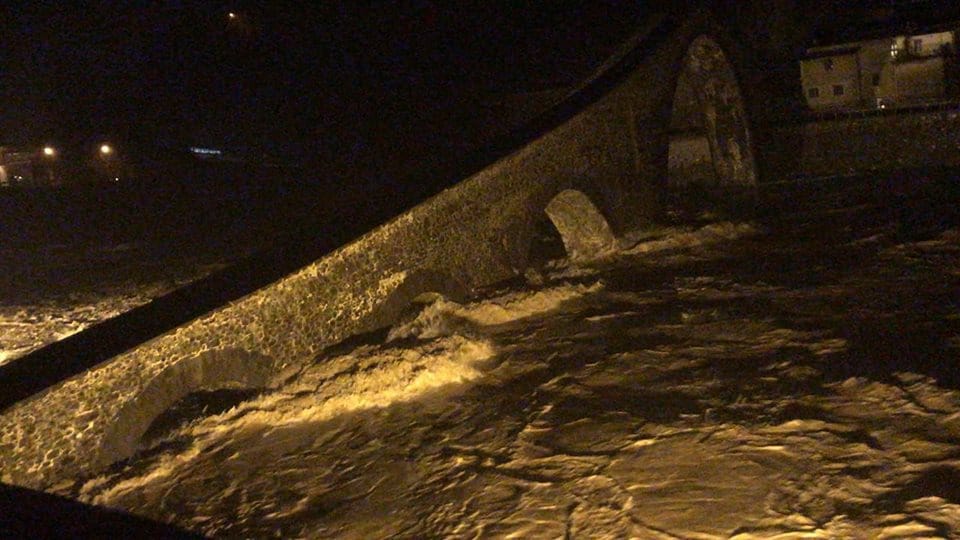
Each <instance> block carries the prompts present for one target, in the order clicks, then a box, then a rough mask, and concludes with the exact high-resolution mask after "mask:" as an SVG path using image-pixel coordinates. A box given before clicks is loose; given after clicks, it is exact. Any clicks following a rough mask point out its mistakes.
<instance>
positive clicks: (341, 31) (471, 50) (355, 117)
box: [0, 0, 644, 154]
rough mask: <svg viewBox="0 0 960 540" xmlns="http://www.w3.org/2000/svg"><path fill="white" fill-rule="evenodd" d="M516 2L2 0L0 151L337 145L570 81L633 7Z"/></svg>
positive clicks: (627, 21)
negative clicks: (47, 145)
mask: <svg viewBox="0 0 960 540" xmlns="http://www.w3.org/2000/svg"><path fill="white" fill-rule="evenodd" d="M519 4H523V3H518V2H484V1H481V0H475V1H472V2H464V1H459V2H440V1H437V2H428V1H419V2H416V1H414V2H403V3H389V2H352V1H333V2H322V3H312V2H233V3H228V2H210V1H198V0H181V1H167V2H137V1H132V2H87V3H81V2H76V3H74V2H42V1H39V2H24V3H22V5H20V6H10V5H7V6H6V7H5V8H2V9H4V10H5V13H3V15H2V19H3V23H2V24H3V25H4V27H3V28H2V32H3V47H4V49H5V54H4V58H3V65H2V69H3V72H2V94H0V121H2V125H0V129H2V133H3V136H2V139H3V140H2V141H0V142H13V143H31V144H35V143H38V142H41V141H51V142H55V143H57V144H63V145H70V144H86V143H87V142H88V141H89V140H92V139H99V138H103V137H106V138H120V139H123V140H138V141H141V142H142V143H145V144H168V145H169V144H181V143H187V144H206V145H214V146H227V147H232V148H237V149H256V150H258V151H260V150H263V151H267V152H270V153H279V154H283V153H284V152H287V153H290V152H293V153H298V152H299V153H302V152H310V151H313V150H314V149H315V148H317V147H331V146H344V145H346V146H349V145H350V144H352V143H350V142H349V141H346V140H343V139H345V138H350V137H356V136H359V137H362V136H364V133H365V132H366V134H367V136H370V132H371V130H373V129H378V128H376V127H371V126H373V125H376V126H381V124H382V122H383V118H382V116H383V115H384V114H385V111H396V110H397V109H398V108H403V105H401V104H403V103H406V105H405V106H406V107H408V108H410V107H412V108H414V109H416V108H421V109H425V108H429V107H430V104H431V103H433V104H436V103H444V102H450V101H457V100H463V99H464V98H463V96H464V95H466V94H478V93H484V92H501V93H506V92H510V91H513V90H530V89H539V88H542V87H548V86H551V85H555V84H558V83H564V82H570V81H569V80H565V77H566V78H567V79H569V78H570V76H572V75H574V74H575V73H576V72H578V71H583V69H584V67H585V66H588V65H590V64H591V63H596V62H598V61H599V60H600V57H599V55H600V54H602V52H601V51H603V50H605V49H604V48H605V47H609V46H610V45H611V44H612V43H615V40H616V39H619V38H620V37H622V35H624V33H625V32H626V31H628V30H629V29H630V28H631V27H632V26H633V25H634V24H636V21H637V19H638V18H639V17H641V16H642V14H643V12H644V9H642V7H640V6H639V4H638V3H636V2H630V1H616V0H606V1H603V2H569V3H567V4H565V5H564V7H565V8H566V9H563V10H553V11H551V10H544V9H543V8H542V7H540V8H537V7H529V6H526V5H519ZM543 5H545V4H543ZM588 6H589V7H588ZM231 11H234V12H236V13H237V14H238V17H237V18H236V19H234V20H230V19H229V18H228V16H227V14H228V13H229V12H231ZM583 51H596V52H595V53H594V54H593V55H592V56H591V54H590V53H589V52H588V53H584V52H583ZM417 112H418V111H414V113H415V114H416V113H417ZM423 112H427V111H423ZM427 115H428V116H429V114H427ZM408 116H409V115H408ZM381 127H382V126H381Z"/></svg>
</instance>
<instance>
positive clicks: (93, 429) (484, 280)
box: [0, 2, 792, 489]
mask: <svg viewBox="0 0 960 540" xmlns="http://www.w3.org/2000/svg"><path fill="white" fill-rule="evenodd" d="M747 4H751V3H750V2H740V3H734V2H719V3H717V4H716V5H715V6H714V5H707V4H705V5H701V6H700V7H698V8H697V9H693V10H686V11H683V12H682V13H670V12H663V13H657V14H652V15H651V17H650V19H649V21H648V23H647V25H646V26H644V27H642V28H639V29H638V30H637V32H636V34H635V35H634V36H633V37H632V38H631V40H630V42H628V43H625V44H624V46H623V47H622V49H621V52H620V53H619V54H618V55H617V56H616V57H614V58H611V59H610V60H609V61H608V62H607V63H606V64H605V65H604V66H603V67H602V68H601V69H600V70H598V72H597V73H596V75H595V76H594V77H593V78H592V79H591V80H589V81H587V82H585V83H584V84H583V85H582V86H581V87H579V88H577V89H575V90H573V91H571V93H570V94H569V96H568V98H567V99H566V100H565V101H564V102H563V103H562V104H561V105H560V106H559V107H557V108H556V109H555V110H552V111H551V112H550V113H548V115H547V116H545V117H544V119H541V121H542V126H541V128H539V130H538V131H537V132H536V133H534V134H533V136H531V137H528V138H527V140H525V141H523V144H521V145H518V146H516V147H514V148H513V149H511V150H510V151H509V152H508V153H505V154H503V155H500V156H498V157H497V159H495V160H492V161H491V162H490V163H488V164H487V166H485V167H483V168H482V169H481V170H478V171H476V172H475V173H473V174H472V175H469V176H467V177H465V178H463V179H462V181H460V182H458V183H456V184H455V185H452V186H451V187H449V188H448V189H445V190H444V191H442V192H440V193H438V194H436V195H434V196H432V197H431V198H429V199H427V200H424V201H422V202H421V203H420V204H419V205H417V206H415V207H414V208H412V209H410V210H409V211H407V212H405V213H403V214H401V215H398V216H395V217H393V218H392V219H390V220H389V221H387V222H386V223H383V224H382V225H380V226H378V227H376V228H374V229H373V230H370V231H369V232H368V233H367V234H365V235H363V236H362V237H360V238H358V239H356V240H353V241H351V242H349V243H347V244H345V245H342V246H340V247H338V248H336V249H334V250H333V251H331V252H329V253H328V254H326V255H325V256H323V257H321V258H319V259H317V260H315V261H313V262H312V263H309V264H307V265H306V266H303V267H302V268H300V269H299V270H296V271H294V272H293V273H291V274H289V275H287V276H285V277H283V278H281V279H279V280H277V281H275V282H272V283H270V284H268V285H266V286H262V287H259V288H257V289H256V290H252V291H246V292H245V294H243V295H239V296H238V297H237V298H236V299H234V300H232V301H230V302H228V303H226V304H224V305H220V306H219V307H215V308H214V309H212V310H205V313H203V314H202V315H199V316H197V317H195V318H192V320H189V321H188V322H186V323H184V324H178V325H176V326H175V327H173V328H169V329H161V331H159V332H156V333H155V334H154V335H153V336H151V338H150V339H148V340H146V341H144V342H141V343H135V344H133V346H132V347H125V350H124V352H120V353H119V354H116V355H112V356H110V357H109V358H105V359H98V360H97V361H96V362H95V365H92V366H85V369H83V370H76V371H78V372H76V373H70V372H69V371H67V373H66V375H69V376H64V377H60V380H57V381H54V382H55V384H52V385H48V386H46V387H45V388H42V389H38V390H39V391H36V392H33V391H32V390H31V391H30V392H29V393H30V394H31V395H29V396H17V399H16V402H15V403H5V405H6V409H5V410H4V411H3V412H2V414H0V480H2V481H3V482H6V483H13V484H19V485H23V486H28V487H34V488H40V489H43V488H47V487H50V486H52V485H55V484H56V483H58V482H61V481H64V480H66V479H69V478H73V477H76V476H77V475H84V474H90V473H93V472H95V471H97V470H99V469H102V468H104V467H107V466H109V465H110V464H112V463H114V462H116V461H118V460H121V459H124V458H126V457H129V456H131V455H132V454H133V453H134V452H135V451H136V450H137V448H138V445H139V443H140V439H141V437H142V435H143V434H144V433H145V432H146V430H147V428H148V427H149V426H150V424H151V422H152V421H153V420H154V419H155V418H156V417H157V416H158V415H160V414H161V413H162V412H163V411H165V410H166V409H167V408H169V407H170V406H171V405H172V404H173V403H175V402H176V401H177V400H179V399H181V398H183V397H184V396H186V395H188V394H190V393H192V392H196V391H198V390H201V389H204V390H211V389H218V388H228V387H239V388H269V387H271V386H272V385H274V384H277V383H278V382H279V380H280V379H281V378H282V375H283V373H284V372H285V370H287V369H288V368H289V367H291V366H297V365H299V364H302V363H304V362H307V361H310V360H313V359H314V358H315V357H316V356H317V355H318V353H320V352H321V350H322V349H323V348H324V347H327V346H329V345H331V344H334V343H336V342H338V341H341V340H343V339H344V338H346V337H349V336H351V335H354V334H357V333H360V332H364V331H368V330H371V329H376V328H382V327H384V326H386V325H389V324H390V323H391V322H393V321H394V320H395V318H396V317H397V316H398V315H399V314H400V313H401V312H402V311H403V310H404V309H405V308H406V307H407V306H408V305H409V303H410V302H411V301H412V300H413V299H414V298H416V297H417V296H418V295H421V294H423V293H426V292H438V293H442V294H446V295H451V296H453V297H458V296H463V295H465V294H469V292H470V291H471V290H472V289H474V288H476V287H478V286H482V285H485V284H490V283H493V282H497V281H499V280H503V279H506V278H510V277H513V276H515V275H517V274H518V273H519V272H522V271H523V269H524V268H525V267H526V265H527V263H528V260H529V258H530V256H531V246H532V245H533V241H534V237H535V234H536V232H537V230H538V228H539V227H542V226H543V225H544V222H546V221H547V220H549V223H552V224H553V226H555V228H556V230H557V231H558V232H559V234H560V236H561V237H562V241H563V244H564V246H565V248H566V250H567V253H568V255H569V256H570V257H571V258H574V259H577V260H579V261H581V262H589V261H590V260H591V259H595V258H600V257H603V256H604V255H605V254H607V253H608V252H609V251H610V250H611V249H613V248H614V245H615V236H616V235H617V234H619V233H622V232H624V231H626V230H627V229H629V228H631V227H635V226H637V225H638V224H642V223H644V222H649V221H651V220H653V219H655V218H656V217H657V211H658V207H659V201H660V199H661V195H662V194H663V193H664V192H665V191H666V190H668V189H669V188H670V187H671V185H674V186H682V185H686V184H689V183H691V182H698V183H707V184H709V185H710V186H713V187H721V188H731V190H745V191H748V192H749V191H750V190H751V189H752V188H754V187H755V186H756V184H757V182H758V178H761V177H763V176H765V175H769V174H771V172H773V171H775V169H776V167H777V164H776V163H775V161H774V160H773V159H772V158H773V157H774V156H775V155H777V152H776V148H775V147H774V146H773V144H774V143H775V142H777V141H773V140H771V139H770V138H769V137H768V136H767V135H766V133H768V132H769V131H770V130H771V129H772V127H773V125H774V124H775V123H776V115H775V114H773V112H772V111H775V110H777V109H778V107H773V106H772V105H771V104H772V103H777V101H776V100H777V99H778V98H779V97H782V96H783V95H785V94H778V92H779V89H780V88H782V87H784V86H786V85H784V84H782V77H780V76H779V75H778V73H779V72H776V71H772V67H771V66H774V65H776V64H775V63H776V61H777V60H778V59H783V58H787V57H788V55H785V54H783V52H782V49H784V48H785V47H781V45H783V44H780V43H775V41H776V40H775V39H774V38H767V37H765V36H767V34H766V33H763V34H762V36H764V37H757V38H756V39H751V41H750V43H751V44H750V46H747V38H750V37H751V36H754V37H756V36H761V34H758V33H756V32H758V30H757V28H758V27H762V26H763V25H766V26H768V27H769V28H775V27H777V25H781V26H782V25H783V24H786V23H783V22H782V21H779V18H778V17H781V16H782V17H783V18H788V17H790V16H792V10H791V9H790V8H791V6H792V3H791V2H754V3H752V5H753V6H754V7H753V11H752V12H750V11H749V10H748V9H746V8H742V6H745V5H747ZM734 5H735V6H740V7H738V10H739V11H737V10H734V11H736V12H735V13H734V12H731V11H729V10H728V9H727V8H730V6H734ZM717 6H723V7H724V9H723V10H722V11H721V10H720V9H719V8H718V7H717ZM771 6H777V7H771ZM780 8H782V11H777V10H778V9H780ZM666 9H668V10H670V9H674V10H676V9H677V8H675V7H674V8H666ZM764 10H766V13H763V12H764ZM719 13H722V16H719V15H718V14H719ZM758 21H759V22H758ZM778 21H779V22H778ZM771 31H772V30H771ZM764 32H766V31H764ZM738 81H739V83H738ZM741 90H742V91H741ZM784 100H786V98H784ZM91 330H94V331H95V330H96V328H94V329H91ZM101 332H102V331H101ZM97 339H98V338H97V337H91V338H87V341H86V343H88V344H89V346H90V347H91V348H96V344H97ZM81 353H84V351H81V352H80V353H78V354H81ZM91 354H93V353H91ZM81 355H82V354H81ZM101 360H102V361H101ZM68 363H69V362H68ZM21 375H22V374H21ZM8 388H12V386H11V387H8ZM20 397H23V399H19V398H20Z"/></svg>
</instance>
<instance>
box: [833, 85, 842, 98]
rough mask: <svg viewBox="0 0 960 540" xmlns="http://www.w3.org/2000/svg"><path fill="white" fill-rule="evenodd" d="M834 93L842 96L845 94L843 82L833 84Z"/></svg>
mask: <svg viewBox="0 0 960 540" xmlns="http://www.w3.org/2000/svg"><path fill="white" fill-rule="evenodd" d="M833 95H835V96H842V95H843V85H842V84H835V85H833Z"/></svg>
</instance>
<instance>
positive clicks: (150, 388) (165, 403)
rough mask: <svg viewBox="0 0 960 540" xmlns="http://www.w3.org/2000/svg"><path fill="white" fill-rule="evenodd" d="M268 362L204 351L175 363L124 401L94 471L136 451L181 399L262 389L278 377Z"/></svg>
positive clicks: (243, 354) (245, 354)
mask: <svg viewBox="0 0 960 540" xmlns="http://www.w3.org/2000/svg"><path fill="white" fill-rule="evenodd" d="M276 367H277V366H276V362H274V361H273V360H272V359H271V358H269V357H267V356H264V355H261V354H256V353H251V352H247V351H243V350H240V349H221V350H215V351H207V352H205V353H201V354H199V355H197V356H195V357H193V358H189V359H184V360H182V361H180V362H177V363H174V364H172V365H170V366H169V367H167V368H166V369H164V370H163V371H161V372H160V373H159V374H157V375H156V376H155V377H154V378H153V380H151V381H150V382H149V383H148V384H147V385H146V386H145V387H144V389H143V390H142V391H141V392H140V393H138V394H137V395H136V396H134V397H132V398H131V399H129V400H127V402H126V403H125V404H124V406H123V408H121V409H120V412H119V413H118V414H117V415H116V416H115V417H114V419H113V422H112V423H111V424H110V426H109V427H108V429H107V431H106V434H105V436H104V438H103V442H102V444H101V446H100V449H99V454H98V456H97V458H96V459H95V460H94V461H95V468H96V469H99V468H101V467H107V466H109V465H110V464H112V463H115V462H117V461H120V460H123V459H126V458H128V457H130V456H132V455H133V454H135V453H136V452H137V450H138V449H139V447H140V441H141V439H142V438H143V435H144V434H145V433H146V432H147V430H148V428H149V427H150V426H151V424H152V423H153V421H154V420H155V419H156V418H157V417H158V416H160V415H161V414H162V413H163V412H164V411H166V410H167V409H169V408H170V407H171V406H173V405H174V404H175V403H176V402H178V401H179V400H181V399H183V398H185V397H187V396H189V395H190V394H193V393H195V392H200V391H211V390H223V389H266V388H268V387H270V386H271V383H272V379H273V377H274V375H276Z"/></svg>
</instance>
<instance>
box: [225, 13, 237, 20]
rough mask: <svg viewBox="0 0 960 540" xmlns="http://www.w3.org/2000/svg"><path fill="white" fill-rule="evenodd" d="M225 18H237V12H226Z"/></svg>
mask: <svg viewBox="0 0 960 540" xmlns="http://www.w3.org/2000/svg"><path fill="white" fill-rule="evenodd" d="M227 18H228V19H230V20H231V21H232V20H235V19H236V18H237V14H236V13H234V12H232V11H231V12H230V13H227Z"/></svg>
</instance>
